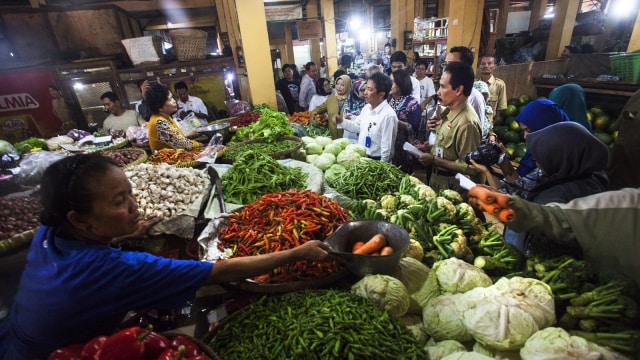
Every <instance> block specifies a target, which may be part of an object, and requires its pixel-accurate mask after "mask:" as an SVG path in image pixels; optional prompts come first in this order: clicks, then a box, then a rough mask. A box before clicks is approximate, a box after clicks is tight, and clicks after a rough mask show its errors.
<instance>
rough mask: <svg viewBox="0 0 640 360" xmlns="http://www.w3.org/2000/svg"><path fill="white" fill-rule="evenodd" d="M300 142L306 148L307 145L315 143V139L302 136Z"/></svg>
mask: <svg viewBox="0 0 640 360" xmlns="http://www.w3.org/2000/svg"><path fill="white" fill-rule="evenodd" d="M300 140H302V143H303V144H304V146H307V145H309V144H313V143H315V142H316V139H314V138H312V137H310V136H303V137H301V138H300Z"/></svg>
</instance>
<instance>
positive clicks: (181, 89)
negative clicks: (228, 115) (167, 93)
mask: <svg viewBox="0 0 640 360" xmlns="http://www.w3.org/2000/svg"><path fill="white" fill-rule="evenodd" d="M173 88H174V89H175V91H176V94H177V95H178V111H176V112H175V114H173V118H174V119H175V120H176V121H179V120H182V119H184V118H185V117H186V116H187V115H189V114H190V113H194V115H195V116H196V117H197V118H198V119H200V122H201V123H202V125H206V124H207V123H208V120H209V111H208V110H207V106H206V105H205V104H204V102H203V101H202V100H201V99H200V98H199V97H195V96H191V95H189V88H188V87H187V84H186V83H185V82H184V81H178V82H177V83H175V85H173Z"/></svg>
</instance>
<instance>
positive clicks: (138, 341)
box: [97, 326, 151, 360]
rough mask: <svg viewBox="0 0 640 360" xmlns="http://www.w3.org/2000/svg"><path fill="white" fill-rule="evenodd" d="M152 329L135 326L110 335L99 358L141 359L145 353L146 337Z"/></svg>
mask: <svg viewBox="0 0 640 360" xmlns="http://www.w3.org/2000/svg"><path fill="white" fill-rule="evenodd" d="M150 333H151V330H150V329H143V328H141V327H139V326H133V327H130V328H126V329H124V330H120V331H118V332H117V333H115V334H113V335H111V336H109V338H107V340H106V341H105V342H104V344H102V347H101V348H100V351H98V354H97V359H98V360H141V359H142V356H143V355H144V338H145V337H147V336H148V335H149V334H150Z"/></svg>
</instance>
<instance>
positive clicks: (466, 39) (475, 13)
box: [447, 0, 484, 69]
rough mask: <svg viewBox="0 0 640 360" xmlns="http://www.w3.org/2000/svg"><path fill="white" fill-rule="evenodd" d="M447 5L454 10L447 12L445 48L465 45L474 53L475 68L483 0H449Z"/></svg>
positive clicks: (474, 66)
mask: <svg viewBox="0 0 640 360" xmlns="http://www.w3.org/2000/svg"><path fill="white" fill-rule="evenodd" d="M449 6H450V9H456V11H454V12H452V13H450V14H449V27H448V37H447V49H451V48H452V47H454V46H466V47H468V48H470V49H471V50H473V51H474V52H475V55H476V56H475V59H474V65H473V68H474V69H475V68H476V65H477V62H478V50H479V46H480V32H481V31H482V15H483V11H484V0H451V1H449ZM458 9H459V10H458Z"/></svg>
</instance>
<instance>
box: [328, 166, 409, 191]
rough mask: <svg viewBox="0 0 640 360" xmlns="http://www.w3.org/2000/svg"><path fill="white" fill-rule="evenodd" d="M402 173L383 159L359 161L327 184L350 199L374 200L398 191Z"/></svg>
mask: <svg viewBox="0 0 640 360" xmlns="http://www.w3.org/2000/svg"><path fill="white" fill-rule="evenodd" d="M404 175H405V173H403V172H402V170H400V169H399V168H398V167H397V166H394V165H391V164H389V163H387V162H384V161H376V160H368V161H359V162H357V163H355V164H353V166H351V167H350V168H349V169H347V171H345V172H344V173H343V174H342V175H340V176H338V177H337V178H336V179H335V180H334V181H333V182H331V183H328V184H329V186H331V187H332V188H334V189H335V190H336V191H337V192H339V193H340V194H342V195H344V196H348V197H349V198H351V199H355V200H366V199H373V200H375V199H380V198H381V197H382V195H385V194H393V193H394V192H396V191H398V188H399V187H400V182H401V181H402V178H403V177H404Z"/></svg>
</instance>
